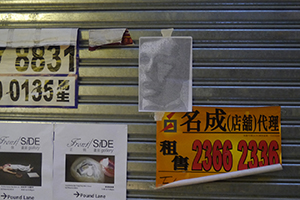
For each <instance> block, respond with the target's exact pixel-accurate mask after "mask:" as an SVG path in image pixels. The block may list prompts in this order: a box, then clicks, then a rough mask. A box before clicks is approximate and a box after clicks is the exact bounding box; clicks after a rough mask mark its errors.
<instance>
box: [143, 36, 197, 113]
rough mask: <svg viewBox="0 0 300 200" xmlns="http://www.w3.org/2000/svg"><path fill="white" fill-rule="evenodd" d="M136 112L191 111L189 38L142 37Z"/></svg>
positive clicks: (190, 39) (190, 47)
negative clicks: (137, 109) (137, 110)
mask: <svg viewBox="0 0 300 200" xmlns="http://www.w3.org/2000/svg"><path fill="white" fill-rule="evenodd" d="M139 111H140V112H156V111H168V112H175V111H177V112H187V111H192V38H191V37H141V38H140V46H139Z"/></svg>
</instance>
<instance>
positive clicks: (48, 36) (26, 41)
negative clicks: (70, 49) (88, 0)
mask: <svg viewBox="0 0 300 200" xmlns="http://www.w3.org/2000/svg"><path fill="white" fill-rule="evenodd" d="M77 32H78V28H61V29H54V28H53V29H52V28H38V29H0V35H1V37H0V47H9V48H17V47H37V46H50V45H52V46H53V45H58V46H60V45H74V46H75V45H76V42H77Z"/></svg>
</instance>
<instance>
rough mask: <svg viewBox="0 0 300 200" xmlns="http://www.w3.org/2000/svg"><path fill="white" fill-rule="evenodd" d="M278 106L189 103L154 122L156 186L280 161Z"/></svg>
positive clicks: (279, 110)
mask: <svg viewBox="0 0 300 200" xmlns="http://www.w3.org/2000/svg"><path fill="white" fill-rule="evenodd" d="M280 114H281V109H280V107H255V108H254V107H247V108H241V107H237V108H231V107H222V108H216V107H193V112H187V113H183V112H172V113H165V115H164V116H163V118H162V120H161V121H158V122H157V140H156V141H157V144H156V150H157V172H156V187H160V186H163V185H165V184H169V183H172V182H174V181H179V180H183V179H190V178H196V177H204V176H209V175H218V174H219V175H220V174H224V173H227V172H236V171H242V170H247V169H253V168H263V167H264V166H270V165H274V164H282V159H281V122H280V118H281V115H280Z"/></svg>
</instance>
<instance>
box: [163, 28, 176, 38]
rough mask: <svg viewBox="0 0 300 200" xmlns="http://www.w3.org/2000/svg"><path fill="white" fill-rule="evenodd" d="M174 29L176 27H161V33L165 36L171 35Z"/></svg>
mask: <svg viewBox="0 0 300 200" xmlns="http://www.w3.org/2000/svg"><path fill="white" fill-rule="evenodd" d="M173 31H174V28H169V29H161V34H162V36H163V37H171V36H172V33H173Z"/></svg>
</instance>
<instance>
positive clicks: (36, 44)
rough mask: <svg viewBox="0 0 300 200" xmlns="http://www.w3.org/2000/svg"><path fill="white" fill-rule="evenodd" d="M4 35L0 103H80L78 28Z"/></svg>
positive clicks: (6, 32) (0, 51)
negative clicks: (78, 86)
mask: <svg viewBox="0 0 300 200" xmlns="http://www.w3.org/2000/svg"><path fill="white" fill-rule="evenodd" d="M0 35H1V36H2V37H1V38H0V74H1V76H0V107H2V106H22V107H66V108H76V107H77V95H78V89H77V82H78V63H77V61H78V59H77V58H78V51H77V29H2V30H0Z"/></svg>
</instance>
